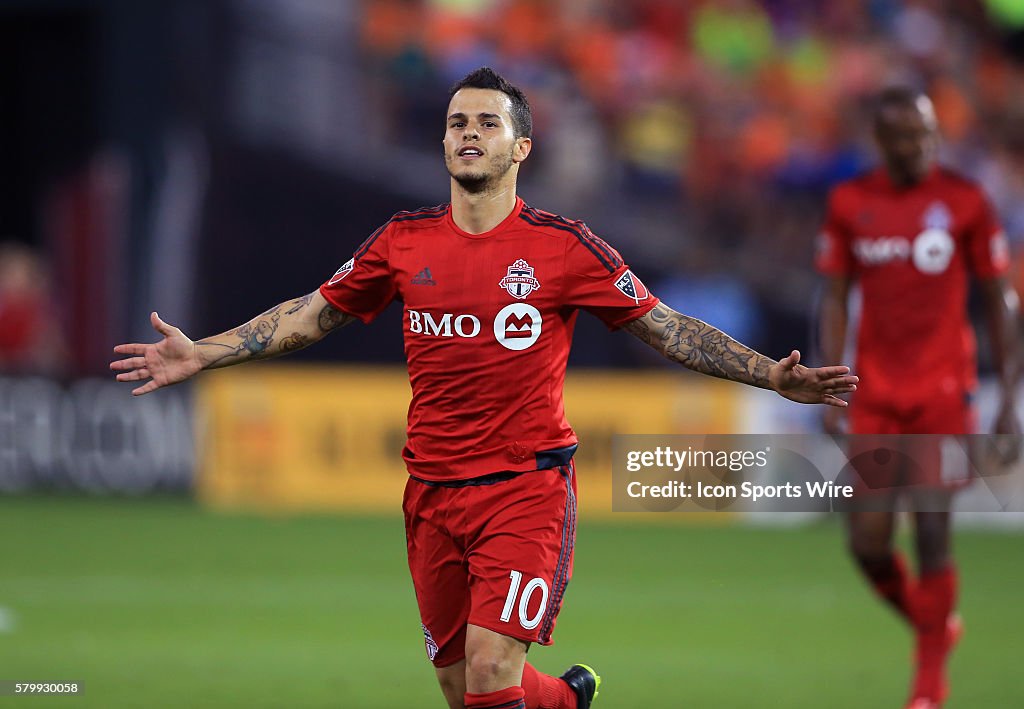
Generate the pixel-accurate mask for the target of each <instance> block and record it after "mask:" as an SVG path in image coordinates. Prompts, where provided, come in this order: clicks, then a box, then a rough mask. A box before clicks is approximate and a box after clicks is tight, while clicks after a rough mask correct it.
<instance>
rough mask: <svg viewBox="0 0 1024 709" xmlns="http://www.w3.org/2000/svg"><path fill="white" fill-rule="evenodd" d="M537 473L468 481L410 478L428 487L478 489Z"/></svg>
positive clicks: (511, 473) (413, 476)
mask: <svg viewBox="0 0 1024 709" xmlns="http://www.w3.org/2000/svg"><path fill="white" fill-rule="evenodd" d="M533 472H536V471H535V470H527V471H525V472H522V473H517V472H513V471H508V472H504V473H491V474H490V475H481V476H480V477H478V478H469V479H467V480H424V479H423V478H418V477H416V476H415V475H410V476H409V477H410V478H412V479H413V480H415V481H416V482H418V483H423V484H424V485H427V486H428V487H478V486H480V485H494V484H496V483H503V482H506V481H508V480H511V479H512V478H517V477H519V476H520V475H527V474H529V473H533Z"/></svg>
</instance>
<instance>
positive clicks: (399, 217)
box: [355, 202, 448, 258]
mask: <svg viewBox="0 0 1024 709" xmlns="http://www.w3.org/2000/svg"><path fill="white" fill-rule="evenodd" d="M447 212H448V203H447V202H445V203H444V204H439V205H437V206H436V207H423V208H421V209H415V210H412V211H408V212H397V213H396V214H395V215H394V216H393V217H391V218H390V219H388V220H387V221H386V222H384V223H383V224H382V225H381V226H380V227H379V228H378V229H377V231H375V232H373V233H372V234H370V236H368V237H367V239H366V241H364V242H363V243H362V244H360V245H359V248H358V249H356V252H355V258H361V257H362V256H364V255H365V254H366V252H367V251H369V250H370V247H371V246H373V242H375V241H376V240H377V238H378V237H379V236H380V235H381V234H383V233H384V230H385V229H387V228H388V226H389V225H391V224H393V223H396V222H409V221H416V220H419V219H438V218H440V217H443V216H444V215H445V214H446V213H447Z"/></svg>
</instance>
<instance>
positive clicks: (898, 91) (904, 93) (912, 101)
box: [875, 86, 924, 117]
mask: <svg viewBox="0 0 1024 709" xmlns="http://www.w3.org/2000/svg"><path fill="white" fill-rule="evenodd" d="M922 96H924V94H923V93H921V92H920V91H918V90H917V89H914V88H911V87H909V86H887V87H886V88H884V89H882V91H881V92H879V94H878V96H877V97H876V98H875V116H876V117H877V116H879V115H880V114H881V113H882V111H886V110H888V109H890V108H916V107H917V100H918V99H919V98H921V97H922Z"/></svg>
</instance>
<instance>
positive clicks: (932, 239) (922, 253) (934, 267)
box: [853, 228, 956, 275]
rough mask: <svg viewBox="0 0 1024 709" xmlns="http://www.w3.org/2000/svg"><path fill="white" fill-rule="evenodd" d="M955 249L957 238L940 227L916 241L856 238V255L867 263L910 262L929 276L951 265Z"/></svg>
mask: <svg viewBox="0 0 1024 709" xmlns="http://www.w3.org/2000/svg"><path fill="white" fill-rule="evenodd" d="M955 251H956V243H955V242H954V241H953V237H952V236H950V234H949V232H948V231H946V230H945V229H937V228H936V229H925V230H924V231H922V232H921V233H920V234H918V235H917V236H916V237H915V238H914V240H913V241H911V240H910V239H908V238H907V237H905V236H880V237H877V238H873V239H872V238H868V237H860V238H857V239H854V240H853V255H854V256H855V257H856V258H857V260H858V261H860V262H861V263H862V264H864V265H865V266H884V265H885V264H888V263H893V262H897V263H899V262H906V261H910V262H911V263H913V265H914V268H916V269H917V270H918V271H920V272H921V273H924V274H928V275H936V274H939V273H942V272H943V271H945V270H946V269H947V268H949V263H950V261H952V260H953V254H954V252H955Z"/></svg>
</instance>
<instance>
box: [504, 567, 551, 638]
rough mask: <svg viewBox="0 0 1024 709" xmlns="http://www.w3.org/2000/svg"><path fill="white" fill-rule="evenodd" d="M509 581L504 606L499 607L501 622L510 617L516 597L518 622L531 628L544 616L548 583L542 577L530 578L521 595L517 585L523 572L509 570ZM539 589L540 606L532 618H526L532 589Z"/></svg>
mask: <svg viewBox="0 0 1024 709" xmlns="http://www.w3.org/2000/svg"><path fill="white" fill-rule="evenodd" d="M509 578H510V579H511V582H510V583H509V586H508V595H507V596H506V597H505V607H504V608H502V609H501V622H502V623H507V622H509V619H511V618H512V609H513V608H515V606H516V598H518V599H519V624H520V625H521V626H523V627H524V628H525V629H526V630H533V629H534V628H536V627H537V626H538V625H540V619H541V618H543V617H544V611H545V610H546V609H547V607H548V584H547V582H546V581H545V580H544V579H542V578H539V577H538V578H535V579H531V580H530V581H528V582H527V583H526V586H525V587H523V593H522V596H520V594H519V587H520V586H521V585H522V583H523V572H521V571H511V572H510V573H509ZM537 589H540V607H539V608H537V613H536V615H534V616H533V617H532V618H527V617H526V614H527V613H528V612H529V611H528V608H529V606H530V599H531V598H532V597H533V594H534V591H536V590H537Z"/></svg>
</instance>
